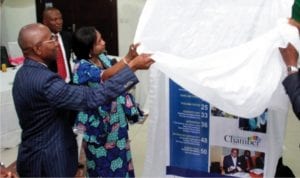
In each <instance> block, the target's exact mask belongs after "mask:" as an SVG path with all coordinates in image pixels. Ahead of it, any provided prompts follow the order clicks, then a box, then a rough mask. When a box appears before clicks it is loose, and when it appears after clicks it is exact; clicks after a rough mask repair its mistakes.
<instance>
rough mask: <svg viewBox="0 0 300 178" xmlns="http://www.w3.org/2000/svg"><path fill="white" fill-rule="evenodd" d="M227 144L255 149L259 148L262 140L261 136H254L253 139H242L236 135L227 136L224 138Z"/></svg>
mask: <svg viewBox="0 0 300 178" xmlns="http://www.w3.org/2000/svg"><path fill="white" fill-rule="evenodd" d="M224 140H225V142H229V143H233V144H238V145H252V146H255V147H258V146H259V143H260V142H261V138H260V137H259V136H256V135H253V136H251V137H241V136H235V135H225V136H224Z"/></svg>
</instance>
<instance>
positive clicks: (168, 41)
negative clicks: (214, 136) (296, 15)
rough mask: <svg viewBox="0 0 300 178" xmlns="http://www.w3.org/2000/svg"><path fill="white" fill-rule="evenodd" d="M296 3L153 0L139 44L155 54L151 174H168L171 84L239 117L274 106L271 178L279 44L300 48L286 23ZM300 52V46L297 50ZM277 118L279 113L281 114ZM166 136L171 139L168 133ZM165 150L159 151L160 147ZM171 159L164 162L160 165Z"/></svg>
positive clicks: (277, 122)
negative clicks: (169, 87)
mask: <svg viewBox="0 0 300 178" xmlns="http://www.w3.org/2000/svg"><path fill="white" fill-rule="evenodd" d="M292 3H293V1H292V0H276V1H274V0H225V1H224V0H163V1H161V0H149V1H147V2H146V5H145V7H144V10H143V12H142V15H141V17H140V21H139V24H138V28H137V31H136V36H135V42H141V43H142V46H141V47H140V48H139V50H140V52H151V53H153V54H154V55H153V58H154V59H155V61H156V64H155V65H154V66H153V69H152V70H151V74H150V84H149V86H150V92H149V95H148V96H149V97H150V118H149V120H150V121H149V124H150V126H149V132H148V135H149V137H148V141H149V142H148V154H147V158H146V163H145V172H144V175H145V176H164V175H165V166H166V165H168V150H169V148H168V147H169V145H168V143H169V142H168V136H167V135H168V129H167V128H168V125H169V121H168V119H165V118H168V109H169V108H168V100H167V99H168V94H167V92H168V84H167V83H168V82H167V77H169V78H171V79H173V80H174V81H175V82H176V83H178V84H179V85H181V86H182V87H183V88H185V89H187V90H188V91H190V92H191V93H193V94H195V95H196V96H198V97H200V98H202V99H204V100H206V101H208V102H209V103H210V104H212V105H214V106H216V107H218V108H220V109H222V110H224V111H226V112H228V113H231V114H234V115H238V116H243V117H248V118H249V117H255V116H258V115H259V114H261V113H262V112H263V111H264V110H265V109H266V108H269V110H270V113H271V115H272V121H271V122H270V124H269V125H268V128H270V127H271V130H270V131H269V132H270V134H274V135H273V136H271V137H270V138H269V139H268V140H269V142H270V147H271V146H274V147H273V148H272V149H271V148H270V149H266V150H265V151H266V152H269V153H270V154H269V155H271V156H272V157H271V156H269V157H267V158H266V159H267V162H268V163H269V166H268V168H267V171H266V174H265V176H273V175H274V170H275V167H276V163H277V159H278V157H279V156H280V155H281V151H282V148H281V145H282V143H283V138H284V132H285V127H284V126H285V124H286V113H287V102H288V99H287V96H286V95H285V92H284V89H283V87H282V85H281V82H282V80H283V78H284V77H285V76H286V69H285V67H284V63H283V61H282V60H281V56H280V53H279V50H278V47H284V46H286V44H287V43H288V42H291V43H292V44H293V45H294V46H295V47H297V48H298V47H300V44H299V37H298V32H297V30H296V29H295V28H294V27H292V26H290V25H288V24H287V22H286V19H282V20H279V19H280V18H287V17H289V16H290V9H291V5H292ZM297 50H298V51H300V50H299V49H297ZM277 113H279V114H277ZM165 135H166V136H165ZM158 145H159V146H158ZM162 158H163V159H165V160H162Z"/></svg>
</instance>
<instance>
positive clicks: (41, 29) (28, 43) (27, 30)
mask: <svg viewBox="0 0 300 178" xmlns="http://www.w3.org/2000/svg"><path fill="white" fill-rule="evenodd" d="M49 33H51V32H50V30H49V29H48V27H46V26H45V25H43V24H39V23H36V24H29V25H26V26H24V27H23V28H22V29H21V30H20V32H19V36H18V43H19V46H20V48H21V49H22V50H23V51H24V50H27V49H29V48H32V47H33V46H35V45H36V44H38V43H39V42H41V41H42V39H43V38H44V37H45V36H47V35H48V34H49Z"/></svg>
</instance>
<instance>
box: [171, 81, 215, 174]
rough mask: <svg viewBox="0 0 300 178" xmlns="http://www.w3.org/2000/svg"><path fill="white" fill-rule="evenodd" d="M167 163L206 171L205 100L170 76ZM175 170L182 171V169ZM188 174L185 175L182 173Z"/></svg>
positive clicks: (206, 121) (207, 133)
mask: <svg viewBox="0 0 300 178" xmlns="http://www.w3.org/2000/svg"><path fill="white" fill-rule="evenodd" d="M169 86H170V92H169V94H170V96H169V98H170V166H169V167H168V171H169V173H170V174H172V172H173V173H174V172H176V170H178V171H179V169H182V168H183V169H186V170H194V171H196V172H197V171H199V172H202V171H204V172H207V171H208V164H207V163H208V159H209V153H208V152H209V117H210V116H209V115H210V113H209V111H210V109H209V104H208V103H207V102H205V101H203V100H201V99H200V98H198V97H196V96H194V95H192V94H191V93H189V92H188V91H186V90H185V89H183V88H182V87H180V86H179V85H177V84H176V83H175V82H173V81H172V80H170V83H169ZM179 172H181V173H182V170H180V171H179ZM184 176H188V175H184Z"/></svg>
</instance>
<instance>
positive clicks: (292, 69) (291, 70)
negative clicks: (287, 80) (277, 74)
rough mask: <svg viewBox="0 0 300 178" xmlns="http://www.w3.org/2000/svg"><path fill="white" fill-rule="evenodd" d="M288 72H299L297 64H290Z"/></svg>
mask: <svg viewBox="0 0 300 178" xmlns="http://www.w3.org/2000/svg"><path fill="white" fill-rule="evenodd" d="M287 70H288V72H298V68H297V67H296V66H288V68H287Z"/></svg>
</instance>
